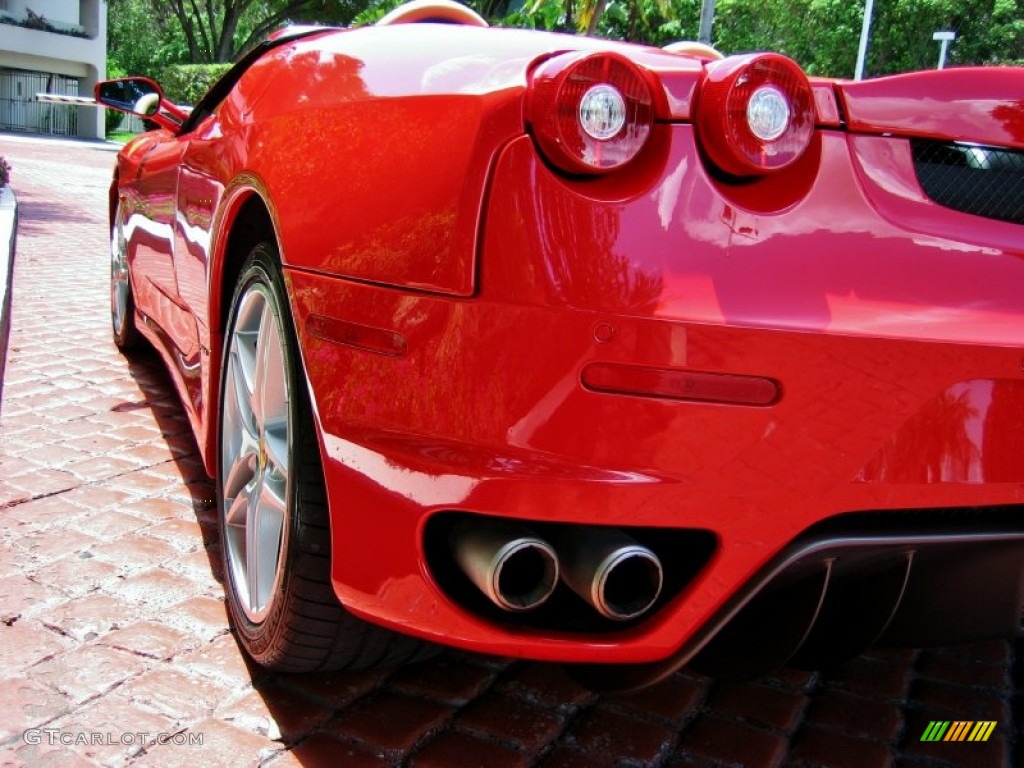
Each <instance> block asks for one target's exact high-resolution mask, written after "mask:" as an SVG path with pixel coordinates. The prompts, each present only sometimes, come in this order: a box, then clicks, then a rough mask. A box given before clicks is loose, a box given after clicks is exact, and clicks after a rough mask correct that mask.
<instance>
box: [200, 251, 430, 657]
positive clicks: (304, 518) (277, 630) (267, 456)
mask: <svg viewBox="0 0 1024 768" xmlns="http://www.w3.org/2000/svg"><path fill="white" fill-rule="evenodd" d="M253 296H256V297H257V298H252V297H253ZM247 297H248V298H247ZM258 300H262V301H264V302H265V303H264V307H269V310H270V315H271V316H272V317H273V318H274V319H275V321H276V322H277V324H278V325H277V329H278V330H277V333H278V338H279V339H280V340H281V343H280V344H279V345H277V347H278V348H279V349H280V351H281V357H282V362H283V365H281V369H282V370H283V374H284V379H283V381H284V386H285V391H286V397H285V404H283V405H282V406H281V408H282V411H287V421H288V425H287V427H286V432H287V438H286V440H285V441H284V442H286V443H287V457H288V459H287V470H288V471H287V481H286V482H285V483H284V484H283V485H277V486H276V487H277V488H278V489H280V488H283V489H284V490H283V492H282V493H281V494H280V495H281V496H282V498H283V508H284V521H283V523H282V524H281V529H282V530H281V534H280V538H279V539H278V541H279V544H278V549H277V560H276V562H277V563H278V566H277V572H276V574H275V577H274V586H273V587H272V588H270V589H269V590H267V591H268V595H269V596H268V597H267V600H266V604H265V605H263V601H262V600H260V599H256V598H258V593H259V592H260V587H259V585H258V584H256V586H255V589H254V590H249V589H248V587H245V586H241V587H240V582H241V581H250V583H255V582H254V581H252V580H253V579H255V577H252V576H251V575H250V572H249V570H248V569H247V568H242V566H241V565H240V564H239V563H238V562H237V561H238V559H239V558H238V548H239V546H241V544H240V538H241V534H240V532H239V530H238V528H239V526H238V512H237V510H239V509H240V506H239V505H240V504H243V503H244V504H248V506H246V510H247V512H246V520H247V523H248V521H250V520H257V519H259V518H258V516H254V515H253V514H252V513H251V512H249V511H248V510H250V509H251V508H252V504H251V497H247V498H249V499H250V501H248V502H239V497H240V496H241V495H243V494H242V493H241V492H240V491H239V490H238V487H239V483H240V480H239V479H238V478H239V477H244V472H245V471H246V469H245V466H246V465H245V464H244V463H243V462H242V460H241V458H237V459H235V460H234V461H233V462H232V467H230V468H229V467H225V464H226V463H228V460H230V459H231V457H234V456H235V455H236V453H237V454H238V455H239V457H240V456H241V455H242V453H241V451H242V449H239V450H238V451H236V450H235V449H234V448H233V446H232V444H231V442H230V441H231V440H232V439H233V438H232V435H230V434H227V433H226V427H227V429H231V419H232V416H231V414H232V413H234V411H233V410H232V409H233V408H234V409H235V410H236V411H237V410H238V408H236V406H234V405H232V404H231V403H229V401H228V400H227V398H228V397H236V396H237V390H236V389H233V388H232V387H235V388H237V387H238V386H239V384H238V383H234V384H229V381H228V378H229V375H233V374H232V373H231V371H234V370H242V369H241V366H242V365H243V362H241V360H242V357H241V356H242V355H245V356H247V355H249V354H250V352H249V351H242V352H238V353H236V354H238V355H240V356H239V357H237V358H236V359H235V362H232V361H231V359H230V358H229V356H230V355H231V354H234V353H233V351H232V349H233V347H232V344H233V339H235V338H236V335H237V339H238V342H237V343H238V344H239V345H242V344H245V343H249V342H248V341H247V339H249V338H250V337H251V333H249V330H250V329H249V326H248V325H246V323H248V322H249V318H248V316H249V314H250V313H251V312H255V311H256V310H255V309H252V308H251V307H252V302H253V301H258ZM243 312H244V313H245V317H244V318H243V319H242V320H241V321H240V315H242V313H243ZM262 316H263V317H266V316H267V315H266V314H263V315H262ZM264 322H265V321H264ZM240 326H241V327H240ZM260 328H261V330H262V328H263V326H262V325H261V326H260ZM267 346H268V348H269V346H270V345H269V343H268V344H267ZM239 349H241V347H239ZM256 350H257V344H256V343H255V342H253V343H252V352H251V354H252V357H253V359H254V360H255V359H256V358H257V357H258V355H257V354H256ZM297 350H298V346H297V342H296V336H295V329H294V325H293V322H292V319H291V315H290V312H289V310H288V302H287V297H286V293H285V289H284V282H283V280H282V276H281V270H280V267H279V261H278V257H277V252H276V248H275V247H274V246H273V245H271V244H270V243H260V244H258V245H257V246H256V247H254V248H253V250H252V251H251V253H250V255H249V257H248V259H247V260H246V263H245V264H244V265H243V268H242V272H241V276H240V277H239V279H238V283H237V285H236V288H235V292H234V296H233V298H232V303H231V313H230V317H229V318H228V324H227V331H226V333H225V335H224V354H223V358H222V359H223V365H222V370H221V377H220V416H219V418H220V424H219V431H218V434H219V435H220V439H219V445H218V473H217V477H218V479H217V492H218V505H219V506H218V508H219V509H220V514H219V520H220V531H221V543H222V544H221V551H222V554H223V558H224V564H225V567H224V570H225V591H226V593H227V602H228V606H229V609H230V615H231V619H232V622H233V624H234V627H235V629H236V631H237V634H238V637H239V639H240V640H241V643H242V645H243V646H244V648H245V649H246V651H247V652H248V653H249V655H250V656H252V658H253V659H254V660H255V661H256V662H258V663H259V664H261V665H263V666H265V667H268V668H270V669H274V670H277V671H283V672H309V671H313V670H333V669H345V668H349V669H355V668H360V667H368V666H374V665H377V664H395V663H401V662H405V661H411V660H414V659H415V658H419V657H423V656H425V655H429V654H430V653H431V652H432V648H433V646H430V645H429V644H426V643H424V642H423V641H420V640H418V639H415V638H410V637H406V636H404V635H399V634H396V633H394V632H391V631H389V630H386V629H383V628H381V627H378V626H375V625H372V624H369V623H367V622H365V621H363V620H361V619H359V618H357V617H355V616H353V615H352V614H351V613H349V612H348V611H346V610H345V609H344V607H343V606H342V605H341V603H340V602H339V601H338V599H337V597H336V596H335V594H334V590H333V588H332V586H331V579H330V567H331V553H330V548H331V541H330V524H329V513H328V508H327V497H326V493H325V490H324V477H323V468H322V465H321V460H320V451H319V446H318V443H317V437H316V434H317V433H316V431H315V426H314V422H313V417H312V411H311V408H310V403H309V395H308V392H307V390H306V385H305V381H304V377H303V375H302V373H301V367H300V366H301V363H300V360H299V356H298V352H297ZM264 354H265V355H268V357H267V359H273V360H275V361H276V356H274V357H273V358H271V357H269V353H267V352H265V353H264ZM252 380H253V382H255V381H257V376H256V375H254V376H253V377H252ZM263 381H264V385H265V387H266V386H269V385H267V384H266V382H267V381H269V374H268V375H264V377H263ZM241 383H243V384H244V380H242V382H241ZM256 388H257V387H256V385H255V384H254V386H253V389H252V391H253V392H255V390H256ZM271 388H273V387H271ZM270 399H272V398H271V397H270V396H269V395H267V394H265V393H264V394H261V395H260V397H259V400H260V402H261V403H263V404H262V405H260V408H261V409H263V410H264V413H263V415H262V417H263V418H265V417H266V409H267V406H266V402H267V401H269V400H270ZM251 400H252V402H255V401H256V400H255V396H253V397H251ZM233 402H234V401H233ZM279 422H280V416H278V419H277V421H276V422H275V426H274V427H273V428H274V429H275V430H278V431H280V423H279ZM261 429H262V427H261ZM236 431H237V430H236ZM270 432H271V428H270V427H267V428H266V430H265V431H264V432H262V433H261V434H262V435H265V437H261V438H260V440H261V447H260V448H259V449H258V450H259V454H258V456H259V458H258V460H257V462H256V466H257V467H258V468H259V469H258V472H260V473H262V477H263V479H262V480H260V481H259V482H260V485H259V488H260V491H259V494H258V495H259V498H260V499H262V498H263V494H264V491H266V490H267V489H268V488H270V487H271V486H273V485H274V483H275V482H277V480H278V477H277V475H275V471H276V470H275V469H274V465H275V459H274V458H273V457H272V454H273V453H274V450H275V449H274V448H272V447H271V445H272V440H276V441H278V447H277V449H276V450H277V451H278V453H281V452H282V449H281V448H280V435H275V436H274V437H271V436H270ZM262 443H265V444H266V447H262ZM239 444H240V445H243V444H244V445H248V444H245V443H244V440H243V441H242V442H240V443H239ZM237 467H242V469H237V470H236V471H235V472H234V475H235V477H226V476H225V472H229V471H231V470H232V469H233V468H237ZM256 472H257V471H256V470H254V477H255V474H256ZM278 474H280V473H278ZM253 482H256V481H255V480H254V481H253ZM229 485H230V486H231V487H228V486H229ZM247 487H248V486H244V488H247ZM244 488H243V489H244ZM246 493H248V491H246ZM268 493H269V494H270V495H273V493H274V491H268ZM254 495H256V494H254ZM261 504H262V501H261V502H260V504H257V507H259V506H260V505H261ZM274 504H277V501H274ZM232 505H234V506H235V508H236V511H235V512H233V511H232ZM271 507H273V505H271ZM276 511H277V510H275V512H276ZM257 514H259V513H257ZM232 518H233V519H234V521H233V522H229V520H230V519H232ZM254 530H256V531H259V530H260V528H259V526H258V525H257V526H256V527H255V529H254ZM245 535H246V537H248V536H249V535H250V534H249V528H248V527H246V532H245ZM253 535H255V534H253ZM231 537H234V538H231ZM245 541H246V544H245V547H246V553H245V554H246V557H248V542H249V541H250V539H249V538H246V540H245ZM232 547H234V548H235V549H234V551H232ZM256 549H257V550H258V549H259V547H257V548H256ZM271 549H273V547H271ZM268 551H269V550H268ZM257 557H258V555H257ZM256 570H257V571H259V570H260V569H258V568H257V569H256ZM250 591H254V592H256V593H257V595H256V598H254V597H250V594H249V593H250Z"/></svg>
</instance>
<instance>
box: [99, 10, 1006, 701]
mask: <svg viewBox="0 0 1024 768" xmlns="http://www.w3.org/2000/svg"><path fill="white" fill-rule="evenodd" d="M405 22H419V23H405ZM96 95H97V99H98V100H99V101H100V102H102V103H103V104H105V105H107V106H109V107H112V108H115V109H121V110H123V111H128V112H134V113H135V114H138V115H141V116H143V117H145V118H146V119H148V120H150V121H152V122H153V123H154V124H156V126H157V128H156V129H155V130H152V131H150V132H148V133H145V134H143V135H141V136H139V137H138V138H136V139H135V140H133V141H132V142H130V143H129V144H128V145H126V146H125V148H124V149H123V151H122V152H121V153H120V155H119V156H118V160H117V167H116V171H115V176H114V182H113V185H112V187H111V191H110V221H111V240H112V246H111V312H112V318H113V327H114V339H115V341H116V343H117V344H118V345H119V346H120V347H122V348H125V349H127V348H129V347H131V346H132V345H133V344H135V343H136V342H138V341H139V340H140V339H143V338H144V339H145V340H146V341H148V342H149V343H151V344H152V345H153V346H154V347H155V348H156V350H157V351H158V352H159V354H160V355H161V356H162V358H163V359H164V361H165V362H166V364H167V366H168V368H169V369H170V372H171V375H172V377H173V380H174V383H175V385H176V387H177V389H178V391H179V393H180V395H181V399H182V401H183V403H184V407H185V410H186V412H187V414H188V417H189V418H190V420H191V423H192V425H193V427H194V430H195V435H196V439H197V441H198V445H199V448H200V450H201V452H202V455H203V458H204V460H205V463H206V467H207V469H208V471H209V473H210V475H211V476H213V477H215V478H216V483H217V487H218V490H219V504H220V506H219V509H220V513H219V514H220V521H221V534H222V535H221V539H222V545H223V555H224V562H225V566H226V567H225V570H226V578H225V582H226V584H225V586H226V592H227V596H228V602H229V605H230V610H231V615H232V618H233V622H234V625H235V627H236V629H237V633H238V637H239V638H240V640H241V641H242V643H243V644H244V646H245V648H246V649H247V651H248V652H249V653H250V654H251V655H252V657H253V658H254V659H256V660H257V661H258V662H260V663H262V664H265V665H267V666H270V667H273V668H276V669H281V670H313V669H323V668H338V667H344V666H360V665H369V664H374V663H378V662H385V661H387V662H394V661H398V660H403V659H410V658H413V657H416V656H418V655H420V654H422V653H424V652H425V651H429V650H430V649H432V648H435V647H436V645H435V644H437V643H441V644H450V645H455V646H460V647H463V648H468V649H473V650H477V651H481V652H486V653H495V654H503V655H509V656H516V657H524V658H532V659H545V660H550V661H560V662H567V663H571V665H572V668H573V670H574V672H575V673H576V674H577V675H578V676H579V677H580V678H581V679H585V680H588V681H590V682H591V683H592V684H593V685H595V686H600V685H608V686H620V687H621V686H639V685H643V684H644V683H647V682H651V681H653V680H657V679H659V678H660V677H662V676H664V675H666V674H669V673H670V672H672V671H673V670H675V669H677V668H679V667H680V666H682V665H684V664H695V665H697V666H698V668H700V669H703V670H708V671H711V672H713V673H715V674H719V675H734V676H740V675H758V674H762V673H764V672H766V671H769V670H771V669H773V668H775V667H777V666H779V665H782V664H793V665H797V666H803V667H809V668H818V667H822V666H825V665H830V664H834V663H837V662H839V661H841V660H843V659H846V658H849V657H851V656H853V655H855V654H857V653H859V652H861V651H862V650H863V649H864V648H866V647H869V646H871V645H876V644H882V645H901V644H902V645H906V644H926V643H928V644H931V643H952V642H958V641H962V640H968V639H973V638H983V637H1014V636H1017V635H1019V634H1021V632H1022V621H1024V616H1022V613H1024V611H1022V609H1024V100H1022V96H1024V70H1022V69H1013V68H987V69H955V70H945V71H934V72H919V73H912V74H906V75H899V76H893V77H885V78H880V79H876V80H870V81H865V82H846V81H832V80H822V79H814V78H808V77H807V76H806V75H805V73H804V72H803V71H802V70H801V69H800V67H799V66H798V65H797V64H795V63H794V62H793V61H791V60H789V59H787V58H785V57H783V56H780V55H777V54H773V53H755V54H744V55H735V56H726V57H722V56H721V55H720V54H717V53H716V52H715V51H713V50H711V49H708V48H706V47H701V46H698V45H685V44H683V45H676V46H670V47H669V48H667V49H664V50H663V49H655V48H650V47H643V46H636V45H630V44H625V43H618V42H613V41H607V40H597V39H588V38H584V37H573V36H566V35H558V34H549V33H544V32H535V31H525V30H512V29H496V28H489V27H487V25H486V23H485V22H484V21H483V20H482V19H481V18H480V17H478V16H476V15H475V14H474V13H473V12H472V11H469V10H468V9H466V8H463V7H461V6H458V5H455V4H454V3H450V2H446V1H445V0H439V1H437V2H424V1H423V0H421V1H420V2H417V3H413V4H410V5H407V6H403V7H402V8H400V9H398V10H397V11H395V12H393V13H392V14H391V15H389V16H388V17H386V18H385V19H384V20H383V21H382V22H381V23H379V24H377V25H375V26H372V27H364V28H358V29H346V30H342V29H329V28H323V27H319V28H290V29H288V30H285V31H282V32H281V33H278V34H276V35H274V36H272V37H271V38H270V39H268V40H267V41H265V42H264V43H263V44H261V45H260V46H259V47H257V48H256V49H255V50H253V51H251V52H250V53H249V54H247V55H246V56H245V57H244V58H242V59H241V60H240V61H239V62H238V63H237V65H236V66H235V67H234V68H233V69H231V70H230V71H229V72H228V73H227V75H226V76H225V77H224V78H223V79H222V80H221V81H220V82H218V83H217V84H216V85H215V86H214V87H213V88H212V89H211V90H210V92H209V93H208V94H207V95H206V96H205V97H204V98H203V99H202V100H201V101H200V102H199V103H198V104H196V105H195V107H194V108H192V109H190V110H189V109H185V108H182V107H179V106H176V105H175V104H173V103H171V102H169V101H168V100H167V99H166V98H165V97H164V95H163V93H162V92H161V90H160V88H159V87H158V86H157V84H155V83H153V82H152V81H150V80H147V79H145V78H138V77H134V78H128V79H122V80H115V81H108V82H104V83H100V84H99V85H98V86H97V92H96ZM424 641H426V642H424Z"/></svg>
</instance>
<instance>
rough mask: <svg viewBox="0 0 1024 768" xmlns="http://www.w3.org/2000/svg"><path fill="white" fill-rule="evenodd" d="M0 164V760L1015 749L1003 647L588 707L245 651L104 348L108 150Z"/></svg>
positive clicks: (891, 656)
mask: <svg viewBox="0 0 1024 768" xmlns="http://www.w3.org/2000/svg"><path fill="white" fill-rule="evenodd" d="M0 155H3V156H6V157H7V158H8V159H9V160H10V161H11V163H12V165H13V166H14V189H15V191H16V192H17V194H18V198H19V201H20V204H21V228H20V233H19V241H18V246H19V247H18V258H17V262H16V271H15V281H14V314H13V324H12V327H13V330H12V337H11V352H10V361H9V365H8V372H7V382H6V386H5V389H4V402H3V406H2V410H0V621H2V623H0V712H2V713H3V715H4V716H3V718H2V719H0V761H2V762H3V764H4V765H10V764H14V765H27V766H43V765H55V766H62V768H63V767H64V766H68V767H71V766H78V765H93V764H104V765H117V764H123V763H126V762H127V763H130V764H132V765H136V764H137V765H153V766H160V767H161V768H164V767H165V766H173V765H182V766H214V765H225V766H244V765H256V764H263V763H266V764H268V765H273V766H289V765H306V766H312V765H318V764H325V765H327V764H329V765H340V766H356V767H360V768H361V767H362V766H396V765H413V766H483V767H484V768H504V767H505V766H509V767H511V766H530V765H544V766H566V767H567V768H568V767H570V766H611V765H620V766H641V765H644V766H646V765H650V766H691V765H697V766H706V765H722V764H726V765H733V764H736V765H745V766H776V765H786V766H790V765H792V766H799V765H830V766H832V765H834V766H858V767H860V766H882V765H900V766H906V767H907V768H910V766H933V767H936V766H951V765H979V766H982V765H983V766H1011V765H1017V766H1019V765H1022V764H1024V749H1022V744H1021V737H1020V734H1019V732H1018V731H1017V730H1016V729H1017V728H1018V726H1015V723H1019V722H1020V720H1021V718H1022V717H1024V702H1022V694H1021V689H1022V688H1024V644H1021V643H1018V644H1017V646H1016V648H1014V647H1013V646H1012V645H1011V644H1008V643H1001V642H995V643H986V644H981V645H974V646H969V647H965V648H950V649H943V650H938V651H907V652H876V653H872V654H870V655H868V656H864V657H862V658H860V659H857V660H856V661H854V662H853V663H851V664H849V665H847V666H846V667H845V668H843V669H841V670H840V671H838V672H836V673H834V674H830V675H821V674H808V673H796V672H793V673H786V674H784V675H781V676H780V677H778V678H776V679H771V680H765V681H760V682H755V683H743V684H739V683H716V682H714V681H712V680H709V679H707V678H704V677H701V676H699V675H696V674H690V673H686V672H683V673H680V674H677V675H676V676H674V677H673V678H671V679H670V680H667V681H666V682H664V683H662V684H661V685H659V686H656V687H655V688H653V689H650V690H648V691H645V692H643V693H639V694H634V695H631V696H605V697H601V696H595V695H593V694H591V693H589V692H588V691H586V690H585V689H583V688H581V687H579V686H578V685H576V684H574V683H573V682H572V681H571V680H570V679H569V678H568V677H567V676H566V675H565V674H564V673H563V672H562V671H561V670H560V669H559V668H558V667H555V666H547V665H541V664H532V663H524V662H511V661H508V660H504V659H494V658H486V657H482V656H476V655H472V654H464V653H457V652H454V651H452V652H445V653H443V654H441V655H440V656H439V657H437V658H436V659H434V660H432V661H429V662H425V663H421V664H419V665H416V666H411V667H407V668H404V669H398V670H383V671H372V672H357V673H348V674H330V675H298V676H296V675H271V674H268V673H266V672H264V671H262V670H260V669H258V668H255V667H253V666H251V665H249V664H247V663H246V661H245V659H244V657H243V656H242V653H241V651H240V650H239V648H238V646H237V645H236V643H235V641H234V639H233V637H232V634H231V632H230V630H229V628H228V624H227V620H226V618H225V612H224V605H223V600H222V590H221V586H220V583H219V579H220V573H221V564H220V558H219V555H218V551H219V550H218V543H217V532H216V525H215V514H216V513H215V509H214V506H213V503H212V502H211V495H212V488H211V485H210V483H209V481H208V479H207V478H206V477H205V475H204V474H203V470H202V468H201V466H200V463H199V460H198V457H197V450H196V446H195V443H194V442H193V440H192V438H191V436H190V434H189V432H188V427H187V424H186V421H185V417H184V415H183V414H182V411H181V409H180V407H179V405H178V403H177V401H176V399H175V397H174V394H173V393H172V391H171V388H170V385H169V383H168V379H167V378H166V376H165V375H164V374H163V372H162V370H161V368H160V366H159V365H158V363H157V361H156V360H155V358H154V356H153V355H151V354H150V355H140V356H138V357H136V358H135V359H132V360H127V359H125V358H123V357H122V356H121V355H119V354H118V353H117V352H116V351H115V349H114V347H113V345H112V343H111V342H110V330H109V326H110V321H109V315H108V309H107V307H108V299H107V279H108V277H107V271H108V262H107V255H106V253H107V234H106V213H105V205H106V198H105V195H106V189H107V183H108V179H109V175H110V168H111V165H112V163H113V160H114V155H113V154H112V152H110V151H109V149H108V148H106V147H104V146H102V145H98V144H87V143H74V142H61V141H45V140H31V139H25V138H19V137H11V136H0ZM931 720H994V721H998V725H997V726H996V728H995V731H994V732H993V734H992V737H991V738H990V739H989V740H988V741H987V742H984V743H951V742H940V743H930V742H922V741H921V740H920V739H921V735H922V733H923V732H924V729H925V727H926V726H927V724H928V722H929V721H931ZM161 734H162V735H161ZM161 742H163V743H161ZM190 742H191V743H190Z"/></svg>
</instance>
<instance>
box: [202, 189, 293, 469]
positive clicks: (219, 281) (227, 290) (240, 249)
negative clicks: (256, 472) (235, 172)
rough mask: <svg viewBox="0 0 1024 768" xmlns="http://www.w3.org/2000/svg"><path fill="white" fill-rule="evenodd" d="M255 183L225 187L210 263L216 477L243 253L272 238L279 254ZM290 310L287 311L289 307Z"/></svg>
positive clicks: (208, 376)
mask: <svg viewBox="0 0 1024 768" xmlns="http://www.w3.org/2000/svg"><path fill="white" fill-rule="evenodd" d="M254 182H255V180H245V181H242V182H240V183H237V184H235V185H233V186H232V188H229V189H228V190H227V191H226V192H225V195H224V199H223V203H222V205H221V208H220V214H219V216H218V219H219V222H218V223H217V225H216V226H215V229H214V231H215V232H216V233H217V234H216V235H215V239H214V247H213V249H212V251H211V258H210V260H209V265H208V277H207V284H208V286H209V294H208V302H209V305H208V312H207V317H208V320H209V349H208V355H209V365H207V366H205V369H204V382H203V384H204V388H205V390H206V391H205V393H204V402H205V403H206V404H207V409H206V418H205V419H204V426H205V430H204V431H205V435H204V439H203V446H202V448H203V450H202V453H203V463H204V465H205V467H206V471H207V473H208V474H209V475H210V476H211V477H215V476H216V472H217V441H218V440H219V438H220V435H219V433H218V430H219V419H218V418H217V414H218V413H219V411H220V375H221V366H222V364H223V360H222V352H223V346H224V332H225V329H226V327H227V321H228V315H229V313H230V311H231V298H232V295H233V294H234V291H235V285H236V283H237V282H238V278H239V275H240V274H241V271H242V266H243V265H244V263H245V259H246V257H247V256H248V255H249V253H250V252H251V251H252V249H253V247H254V246H255V245H256V244H257V243H259V242H262V241H264V240H272V241H273V242H275V243H276V244H277V246H278V253H280V242H279V240H278V236H277V232H278V228H277V226H276V223H275V221H274V214H273V207H272V205H270V204H269V202H268V199H267V197H266V195H265V193H264V192H263V191H262V188H261V185H259V184H257V183H254ZM289 304H290V302H289ZM288 309H289V311H291V307H290V306H289V308H288ZM300 360H301V355H300Z"/></svg>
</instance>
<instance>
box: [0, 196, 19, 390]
mask: <svg viewBox="0 0 1024 768" xmlns="http://www.w3.org/2000/svg"><path fill="white" fill-rule="evenodd" d="M17 240H18V199H17V198H16V197H15V196H14V190H12V189H11V187H10V185H7V186H5V187H4V188H3V189H0V408H2V406H3V395H4V371H5V370H6V368H7V343H8V341H9V340H10V335H11V294H12V289H13V287H14V249H15V244H16V243H17Z"/></svg>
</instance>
